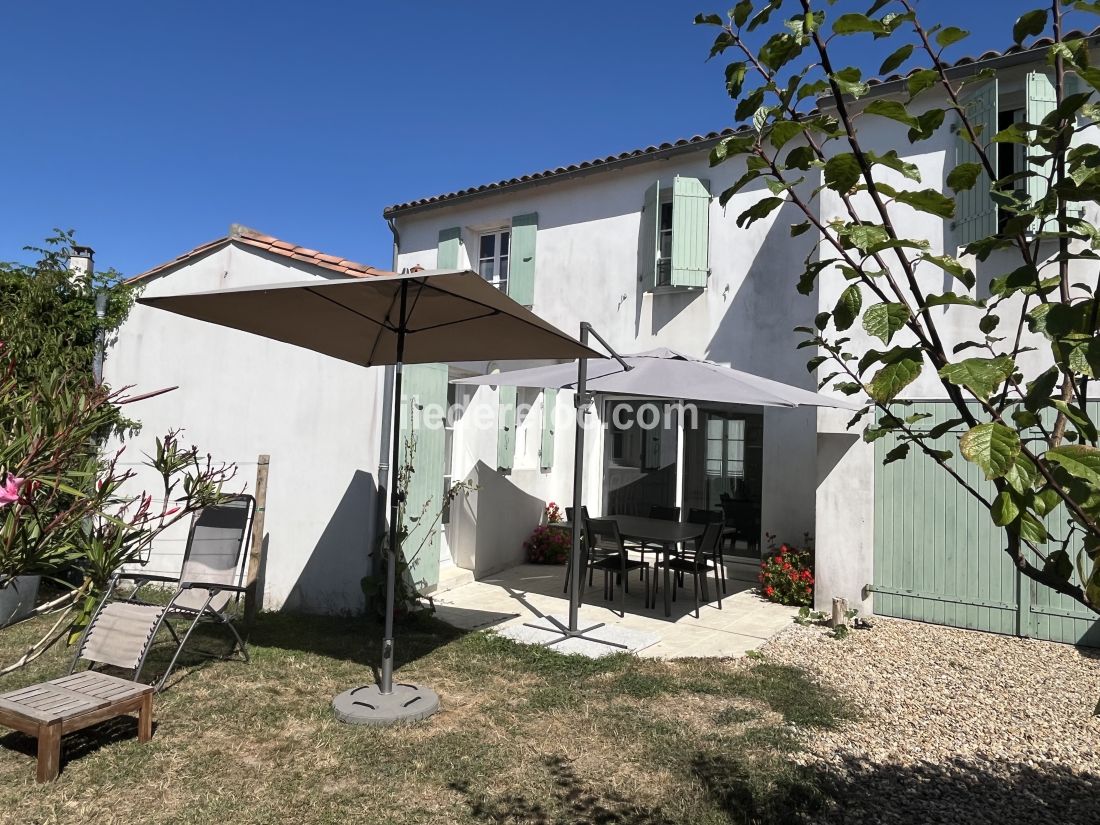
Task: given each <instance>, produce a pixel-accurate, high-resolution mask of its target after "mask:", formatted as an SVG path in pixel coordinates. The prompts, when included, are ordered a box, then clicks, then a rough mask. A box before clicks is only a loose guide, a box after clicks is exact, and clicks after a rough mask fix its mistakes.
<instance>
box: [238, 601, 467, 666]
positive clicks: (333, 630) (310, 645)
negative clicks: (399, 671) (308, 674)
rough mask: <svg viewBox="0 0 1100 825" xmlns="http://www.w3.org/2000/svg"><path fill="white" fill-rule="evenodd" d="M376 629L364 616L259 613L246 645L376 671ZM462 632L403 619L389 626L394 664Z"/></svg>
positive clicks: (423, 619) (423, 617) (427, 618)
mask: <svg viewBox="0 0 1100 825" xmlns="http://www.w3.org/2000/svg"><path fill="white" fill-rule="evenodd" d="M382 630H383V628H382V624H381V622H379V621H376V620H374V619H372V618H367V617H364V616H317V615H309V614H301V613H288V612H279V613H261V614H260V615H259V616H258V617H257V619H256V624H255V626H254V627H253V628H252V629H251V631H250V633H249V634H248V643H249V644H250V645H254V646H257V647H267V648H275V649H279V650H294V651H298V652H301V653H312V654H315V655H317V656H324V657H326V658H330V659H339V660H342V661H347V662H354V663H356V664H359V665H363V666H364V667H369V668H371V669H372V670H374V671H377V670H378V668H379V667H381V664H382ZM466 632H467V631H464V630H459V629H456V628H454V627H451V626H450V625H448V624H446V623H444V622H441V621H439V620H438V619H435V618H433V617H432V616H431V615H430V614H427V613H417V614H412V615H410V616H406V617H404V618H402V619H401V620H400V621H398V622H397V623H396V624H395V625H394V639H395V651H394V652H395V661H394V665H395V667H398V668H400V667H402V666H403V665H406V664H409V663H410V662H415V661H416V660H417V659H420V658H422V657H424V656H426V655H428V654H429V653H431V652H432V651H434V650H436V649H437V648H440V647H442V646H444V645H446V644H449V643H450V642H453V641H454V640H455V639H459V638H461V637H462V636H464V635H465V634H466Z"/></svg>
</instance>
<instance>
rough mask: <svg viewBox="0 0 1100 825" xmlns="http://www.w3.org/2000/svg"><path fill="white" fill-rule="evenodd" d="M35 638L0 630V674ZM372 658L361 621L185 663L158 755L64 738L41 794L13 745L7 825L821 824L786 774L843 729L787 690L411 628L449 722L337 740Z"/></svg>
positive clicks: (118, 739)
mask: <svg viewBox="0 0 1100 825" xmlns="http://www.w3.org/2000/svg"><path fill="white" fill-rule="evenodd" d="M44 626H45V625H44V623H43V622H42V621H41V620H36V621H35V622H32V623H25V624H23V625H19V626H16V627H14V628H8V629H6V630H0V662H8V661H12V660H14V658H15V657H16V656H17V651H18V650H19V647H20V645H21V644H26V643H27V642H28V641H30V640H31V639H32V638H33V636H34V633H35V631H38V632H41V630H42V628H43V627H44ZM379 637H380V633H379V629H378V627H377V626H376V625H374V624H368V623H366V622H365V621H364V620H361V619H340V618H319V617H307V616H295V615H286V614H265V615H263V616H261V618H260V620H259V623H258V625H257V627H256V629H255V630H254V631H253V633H252V646H251V651H252V656H253V658H252V662H251V663H250V664H244V663H242V662H230V661H217V660H202V659H199V658H191V659H189V660H188V663H187V666H186V667H184V668H182V669H180V670H179V671H178V673H177V674H176V675H174V676H173V679H172V681H171V684H170V686H169V688H168V689H167V690H166V691H165V692H164V693H163V694H161V695H160V696H158V698H157V705H156V720H157V721H156V730H155V734H154V737H153V741H152V742H151V743H149V744H147V745H144V746H142V745H139V744H138V743H137V742H136V740H135V739H134V738H133V737H134V733H135V730H136V724H135V723H134V722H132V721H129V720H125V721H122V722H116V723H107V724H105V725H102V726H100V727H98V728H93V729H90V730H89V731H88V732H87V733H86V734H76V735H74V736H71V737H68V738H67V739H66V740H65V743H64V746H63V754H62V764H63V769H62V774H61V777H60V779H59V780H58V781H57V782H56V783H54V784H52V785H46V786H36V785H35V784H34V782H33V777H34V758H33V755H32V754H33V742H32V741H31V740H29V739H27V738H26V737H23V736H21V735H18V734H14V733H8V734H6V735H3V734H0V809H2V810H3V811H4V814H3V815H0V820H3V821H11V822H35V823H37V822H78V821H97V822H104V823H106V822H115V821H118V822H125V823H147V822H148V823H154V822H155V823H170V822H180V823H183V822H187V823H207V822H225V823H241V824H242V825H243V823H265V825H266V823H272V822H280V821H294V822H299V823H329V822H331V823H346V822H356V823H379V824H380V825H381V823H391V822H392V823H442V822H491V823H521V822H538V823H558V822H562V823H565V822H619V823H666V822H668V823H718V822H786V821H790V820H791V817H792V816H794V815H795V814H796V812H803V811H813V810H815V809H816V808H817V807H819V806H821V805H823V804H827V803H828V791H827V788H826V787H824V786H823V785H822V784H821V782H820V780H818V779H816V778H815V777H814V776H813V775H811V774H810V773H809V772H808V771H804V770H802V769H799V768H797V767H796V766H794V765H793V764H792V763H791V762H790V761H789V759H788V755H789V754H790V753H791V752H793V751H795V750H797V749H798V747H799V741H800V730H802V729H805V728H809V727H814V726H817V727H829V726H834V725H837V724H839V723H840V722H841V721H842V720H844V719H846V718H848V716H849V713H850V712H849V709H848V708H847V707H846V706H845V704H844V702H843V701H842V700H841V698H840V697H838V696H836V695H835V694H833V693H831V692H829V691H827V690H825V689H823V688H821V687H819V686H818V685H816V684H815V683H813V682H811V681H809V680H808V679H807V678H806V677H805V676H804V675H803V674H802V672H800V671H798V670H796V669H792V668H788V667H784V666H780V665H776V664H772V663H769V662H768V661H767V660H766V659H757V660H743V661H737V662H729V661H719V660H704V659H695V660H680V661H674V662H658V661H649V660H644V659H636V658H633V657H630V656H626V655H621V656H614V657H609V658H607V659H603V660H600V661H592V660H589V659H584V658H580V657H573V656H562V655H560V654H556V653H553V652H551V651H548V650H545V649H541V648H532V647H526V646H522V645H517V644H514V643H512V642H509V641H507V640H504V639H501V638H499V637H495V636H493V635H491V634H485V633H473V634H463V633H461V632H460V631H457V630H454V629H452V628H450V627H448V626H447V625H444V624H442V623H439V622H437V621H435V620H432V619H413V620H410V621H409V622H408V623H407V624H406V625H405V626H403V627H401V628H400V629H399V634H398V647H397V650H398V662H397V664H398V667H399V670H398V678H399V679H405V680H415V681H421V682H424V683H426V684H428V685H431V686H432V687H433V688H435V689H436V690H437V691H438V692H439V693H440V695H441V697H442V700H443V711H442V712H441V713H439V714H438V715H436V716H435V717H433V718H432V719H430V720H428V721H427V722H422V723H419V724H418V725H416V726H414V727H405V728H389V729H370V728H357V727H352V726H347V725H343V724H340V723H338V722H336V721H335V720H334V719H333V717H332V712H331V710H330V707H329V702H330V700H331V698H332V696H334V695H335V694H336V693H339V692H340V691H342V690H344V689H346V688H348V687H351V686H353V685H356V684H361V683H363V682H365V681H370V680H371V678H372V676H371V672H372V671H371V667H372V665H374V664H376V660H377V648H378V640H379ZM206 641H207V643H208V644H210V643H211V641H212V640H206ZM67 655H68V654H67V652H66V651H61V650H56V651H53V652H51V654H49V655H48V656H47V657H44V658H43V659H42V660H40V661H38V662H36V663H34V664H33V665H32V666H31V667H30V668H28V669H27V670H25V671H21V672H18V673H15V674H11V675H9V676H6V677H0V691H7V690H11V689H13V688H16V687H19V686H21V685H23V684H27V683H30V682H34V681H38V680H41V679H46V678H52V677H54V676H57V675H60V674H61V673H62V672H63V670H64V668H65V666H66V664H67V658H66V657H67ZM154 670H155V668H154Z"/></svg>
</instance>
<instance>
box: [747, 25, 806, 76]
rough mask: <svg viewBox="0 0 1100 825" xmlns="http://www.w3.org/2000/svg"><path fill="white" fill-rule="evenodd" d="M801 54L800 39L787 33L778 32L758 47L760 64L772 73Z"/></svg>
mask: <svg viewBox="0 0 1100 825" xmlns="http://www.w3.org/2000/svg"><path fill="white" fill-rule="evenodd" d="M801 53H802V42H801V39H800V38H798V37H795V36H794V35H792V34H790V33H788V32H778V33H776V34H773V35H772V36H771V37H769V38H768V40H767V42H765V43H764V45H763V46H761V47H760V53H759V55H758V57H759V59H760V62H761V63H763V64H764V65H765V66H766V67H767V68H769V69H771V70H772V71H773V72H775V71H779V69H781V68H783V67H784V66H785V65H787V64H788V63H790V62H791V61H792V60H794V59H795V58H796V57H798V56H799V55H800V54H801Z"/></svg>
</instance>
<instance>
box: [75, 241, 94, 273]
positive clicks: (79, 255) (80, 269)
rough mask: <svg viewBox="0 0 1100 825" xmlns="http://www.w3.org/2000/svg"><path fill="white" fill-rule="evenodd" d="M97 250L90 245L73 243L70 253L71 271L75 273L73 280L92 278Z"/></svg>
mask: <svg viewBox="0 0 1100 825" xmlns="http://www.w3.org/2000/svg"><path fill="white" fill-rule="evenodd" d="M94 257H95V250H94V249H92V248H91V247H90V246H76V245H75V244H74V245H73V248H72V251H71V252H70V253H69V271H70V272H72V273H73V280H74V281H76V280H84V279H90V278H91V277H92V274H93V273H94V272H95V264H94V261H93V258H94Z"/></svg>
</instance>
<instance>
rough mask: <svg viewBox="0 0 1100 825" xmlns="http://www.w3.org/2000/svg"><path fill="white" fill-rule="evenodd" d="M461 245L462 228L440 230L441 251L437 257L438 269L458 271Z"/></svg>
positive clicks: (436, 264)
mask: <svg viewBox="0 0 1100 825" xmlns="http://www.w3.org/2000/svg"><path fill="white" fill-rule="evenodd" d="M461 243H462V227H461V226H452V227H451V228H450V229H441V230H439V249H438V251H437V252H436V256H435V267H436V269H458V247H459V245H460V244H461Z"/></svg>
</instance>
